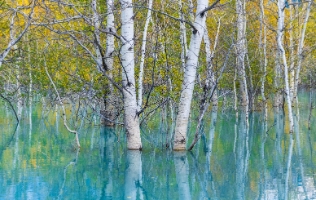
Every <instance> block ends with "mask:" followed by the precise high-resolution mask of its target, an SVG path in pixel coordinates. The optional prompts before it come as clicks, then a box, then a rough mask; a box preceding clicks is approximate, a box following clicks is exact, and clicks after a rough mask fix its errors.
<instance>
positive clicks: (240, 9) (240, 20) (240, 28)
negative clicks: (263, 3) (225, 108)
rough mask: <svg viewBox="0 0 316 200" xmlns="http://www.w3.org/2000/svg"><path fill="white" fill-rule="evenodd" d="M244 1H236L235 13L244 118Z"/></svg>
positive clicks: (246, 101)
mask: <svg viewBox="0 0 316 200" xmlns="http://www.w3.org/2000/svg"><path fill="white" fill-rule="evenodd" d="M245 6H246V2H245V0H237V1H236V13H237V43H236V53H237V61H236V62H237V63H236V68H237V71H238V79H239V89H240V95H241V102H240V103H241V106H244V107H245V109H246V111H245V112H246V118H248V114H247V113H248V111H249V108H248V107H249V100H248V89H247V78H246V70H245V56H246V51H247V50H246V9H245Z"/></svg>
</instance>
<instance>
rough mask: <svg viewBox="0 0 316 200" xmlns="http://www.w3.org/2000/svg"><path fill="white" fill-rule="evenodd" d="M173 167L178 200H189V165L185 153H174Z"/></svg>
mask: <svg viewBox="0 0 316 200" xmlns="http://www.w3.org/2000/svg"><path fill="white" fill-rule="evenodd" d="M173 159H174V166H175V171H176V179H177V185H178V191H179V199H180V200H182V199H183V200H189V199H191V193H190V185H189V163H188V158H187V154H186V152H174V154H173Z"/></svg>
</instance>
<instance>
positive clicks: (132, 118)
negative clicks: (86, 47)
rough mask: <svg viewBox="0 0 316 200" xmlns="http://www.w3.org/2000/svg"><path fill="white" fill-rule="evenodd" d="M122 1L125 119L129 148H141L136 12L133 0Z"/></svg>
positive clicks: (121, 57)
mask: <svg viewBox="0 0 316 200" xmlns="http://www.w3.org/2000/svg"><path fill="white" fill-rule="evenodd" d="M120 3H121V7H122V8H121V9H122V11H121V23H122V26H121V38H122V39H121V42H122V47H121V49H120V59H121V63H122V68H123V69H122V86H123V101H124V121H125V123H124V124H125V129H126V134H127V148H128V149H130V150H141V149H142V142H141V138H140V128H139V116H138V113H137V102H136V89H135V76H134V74H135V72H134V67H135V61H134V12H133V1H132V0H120Z"/></svg>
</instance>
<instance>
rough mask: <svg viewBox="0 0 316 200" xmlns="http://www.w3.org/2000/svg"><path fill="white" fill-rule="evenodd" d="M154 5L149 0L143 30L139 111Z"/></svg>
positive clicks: (151, 0)
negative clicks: (148, 34)
mask: <svg viewBox="0 0 316 200" xmlns="http://www.w3.org/2000/svg"><path fill="white" fill-rule="evenodd" d="M152 6H153V0H149V2H148V12H147V18H146V22H145V27H144V32H143V41H142V47H141V58H140V65H139V78H138V96H137V97H138V101H137V106H138V111H140V110H141V107H142V102H143V76H144V64H145V55H146V42H147V31H148V25H149V22H150V20H151V9H152Z"/></svg>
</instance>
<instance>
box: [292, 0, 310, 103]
mask: <svg viewBox="0 0 316 200" xmlns="http://www.w3.org/2000/svg"><path fill="white" fill-rule="evenodd" d="M312 3H313V0H310V1H309V2H308V5H307V7H306V14H305V18H304V23H303V28H302V30H301V33H300V34H301V37H300V41H299V45H298V51H297V53H298V61H297V67H296V71H295V80H294V94H293V99H294V100H293V101H294V102H295V103H297V88H298V82H299V77H300V72H301V66H302V62H303V58H304V55H303V48H304V42H305V32H306V26H307V22H308V19H309V15H310V10H311V6H312Z"/></svg>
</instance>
